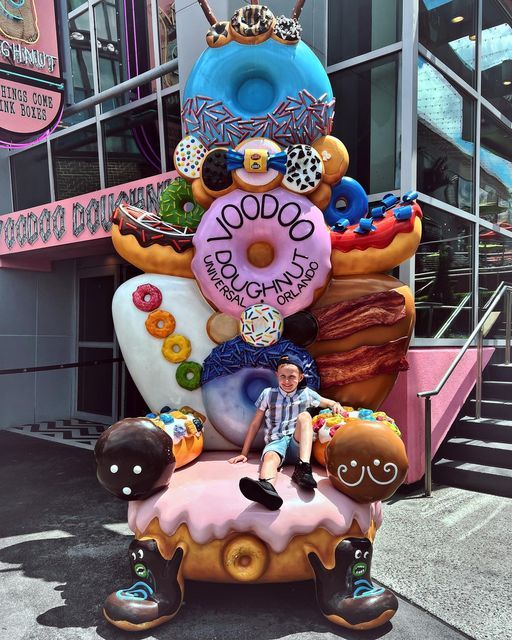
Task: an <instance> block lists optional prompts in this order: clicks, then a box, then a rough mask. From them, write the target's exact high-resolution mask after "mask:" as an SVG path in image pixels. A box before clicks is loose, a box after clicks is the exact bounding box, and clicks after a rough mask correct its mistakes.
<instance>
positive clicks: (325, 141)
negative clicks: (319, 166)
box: [311, 136, 348, 184]
mask: <svg viewBox="0 0 512 640" xmlns="http://www.w3.org/2000/svg"><path fill="white" fill-rule="evenodd" d="M311 146H312V147H313V149H315V150H316V151H318V154H319V155H320V157H321V158H322V162H323V163H324V175H323V177H322V180H323V181H324V182H327V184H334V183H336V182H338V181H339V180H341V178H342V177H343V176H344V175H345V173H346V172H347V169H348V151H347V147H346V146H345V145H344V144H343V142H342V141H341V140H338V138H335V137H334V136H322V137H321V138H318V140H315V141H314V142H313V144H312V145H311Z"/></svg>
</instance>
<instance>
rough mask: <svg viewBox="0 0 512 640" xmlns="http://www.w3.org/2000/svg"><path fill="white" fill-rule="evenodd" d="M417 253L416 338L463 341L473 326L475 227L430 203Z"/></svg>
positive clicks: (424, 215)
mask: <svg viewBox="0 0 512 640" xmlns="http://www.w3.org/2000/svg"><path fill="white" fill-rule="evenodd" d="M421 207H422V209H423V234H422V237H421V243H420V246H419V247H418V251H417V252H416V283H415V287H416V336H417V337H419V338H433V337H437V338H464V337H467V336H468V335H469V334H470V332H471V329H472V328H473V327H472V317H473V316H472V309H473V296H472V295H471V292H472V246H473V224H472V223H471V222H469V221H468V220H464V219H463V218H459V217H458V216H455V215H453V214H449V213H446V212H445V211H441V210H440V209H436V208H435V207H432V206H430V205H427V204H423V203H422V204H421Z"/></svg>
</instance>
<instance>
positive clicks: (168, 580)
mask: <svg viewBox="0 0 512 640" xmlns="http://www.w3.org/2000/svg"><path fill="white" fill-rule="evenodd" d="M182 560H183V549H182V548H180V547H178V548H177V549H176V551H175V552H174V555H173V556H172V558H171V559H170V560H166V559H165V558H164V557H162V555H161V554H160V551H159V550H158V545H157V543H156V541H155V540H133V542H132V543H131V544H130V568H131V571H132V576H133V580H134V583H133V584H132V586H131V587H129V588H127V589H119V590H118V591H114V592H113V593H111V594H110V595H109V596H108V598H107V599H106V601H105V605H104V607H103V614H104V615H105V618H106V619H107V620H108V621H109V622H110V623H112V624H113V625H115V626H116V627H118V628H119V629H124V630H125V631H144V630H145V629H151V628H152V627H156V626H158V625H160V624H162V623H164V622H167V621H168V620H170V619H171V618H174V616H175V615H176V614H177V613H178V611H179V610H180V607H181V603H182V602H183V594H184V585H183V578H182V575H181V563H182Z"/></svg>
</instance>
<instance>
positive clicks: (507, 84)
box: [503, 80, 512, 87]
mask: <svg viewBox="0 0 512 640" xmlns="http://www.w3.org/2000/svg"><path fill="white" fill-rule="evenodd" d="M503 84H504V85H505V86H506V87H508V86H509V85H510V84H512V80H503Z"/></svg>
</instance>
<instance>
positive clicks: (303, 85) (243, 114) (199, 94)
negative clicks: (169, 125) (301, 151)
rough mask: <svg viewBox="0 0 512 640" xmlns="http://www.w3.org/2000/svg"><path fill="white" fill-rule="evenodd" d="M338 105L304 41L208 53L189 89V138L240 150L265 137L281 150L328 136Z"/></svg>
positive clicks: (185, 120) (184, 116)
mask: <svg viewBox="0 0 512 640" xmlns="http://www.w3.org/2000/svg"><path fill="white" fill-rule="evenodd" d="M333 115H334V100H333V94H332V89H331V85H330V82H329V78H328V76H327V74H326V72H325V70H324V68H323V66H322V64H321V63H320V61H319V60H318V58H317V57H316V55H315V54H314V53H313V51H312V50H311V49H310V48H309V47H308V46H307V45H306V44H304V43H303V42H298V43H297V44H296V45H292V46H287V45H283V44H280V43H279V42H276V41H275V40H272V39H269V40H266V41H265V42H262V43H261V44H257V45H252V46H247V45H242V44H239V43H238V42H230V43H228V44H227V45H225V46H223V47H220V48H217V49H211V48H208V49H207V50H206V51H204V52H203V54H202V55H201V57H200V58H199V60H198V61H197V62H196V64H195V65H194V67H193V69H192V72H191V74H190V76H189V79H188V81H187V85H186V87H185V94H184V100H183V110H182V123H183V129H184V135H187V134H193V135H194V136H195V137H197V138H198V139H199V140H200V141H201V142H202V143H203V144H204V145H205V146H206V147H208V148H211V147H212V146H214V145H215V146H230V147H235V146H236V145H237V144H239V143H240V142H242V141H243V140H245V139H246V138H253V137H255V136H257V137H264V138H269V139H271V140H274V141H275V142H277V143H278V144H281V145H282V146H288V145H290V144H299V143H302V144H310V143H312V142H313V140H315V139H317V138H319V137H321V136H322V135H325V134H327V133H329V131H330V129H331V127H332V118H333Z"/></svg>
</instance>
